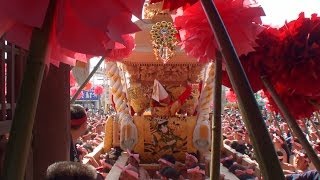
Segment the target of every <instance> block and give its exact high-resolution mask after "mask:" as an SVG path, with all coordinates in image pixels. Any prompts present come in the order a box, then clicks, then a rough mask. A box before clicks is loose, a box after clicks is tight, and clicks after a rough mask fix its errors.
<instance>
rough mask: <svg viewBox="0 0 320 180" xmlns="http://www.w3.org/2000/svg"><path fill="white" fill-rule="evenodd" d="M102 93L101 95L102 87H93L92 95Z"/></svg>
mask: <svg viewBox="0 0 320 180" xmlns="http://www.w3.org/2000/svg"><path fill="white" fill-rule="evenodd" d="M102 93H103V87H102V86H100V85H98V86H96V87H94V94H96V95H98V96H99V95H101V94H102Z"/></svg>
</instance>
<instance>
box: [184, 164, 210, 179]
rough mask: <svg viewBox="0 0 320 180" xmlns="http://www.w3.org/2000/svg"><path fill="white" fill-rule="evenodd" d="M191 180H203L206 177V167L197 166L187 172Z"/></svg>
mask: <svg viewBox="0 0 320 180" xmlns="http://www.w3.org/2000/svg"><path fill="white" fill-rule="evenodd" d="M187 172H188V178H189V179H190V180H203V179H205V177H206V172H205V168H204V166H201V165H200V166H195V167H193V168H190V169H188V170H187Z"/></svg>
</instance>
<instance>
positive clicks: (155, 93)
mask: <svg viewBox="0 0 320 180" xmlns="http://www.w3.org/2000/svg"><path fill="white" fill-rule="evenodd" d="M151 97H152V99H154V100H155V101H157V102H160V101H161V100H164V99H166V98H168V97H169V94H168V93H167V91H166V90H165V89H164V87H163V86H162V85H161V84H160V82H159V81H158V80H156V79H155V80H154V83H153V90H152V96H151Z"/></svg>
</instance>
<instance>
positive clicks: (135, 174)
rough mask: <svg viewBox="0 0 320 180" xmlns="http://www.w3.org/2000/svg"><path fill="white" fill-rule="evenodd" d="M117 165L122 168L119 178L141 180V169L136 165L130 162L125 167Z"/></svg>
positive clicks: (120, 179)
mask: <svg viewBox="0 0 320 180" xmlns="http://www.w3.org/2000/svg"><path fill="white" fill-rule="evenodd" d="M116 166H117V167H118V168H120V169H121V170H122V171H121V174H120V177H119V180H139V170H138V169H137V168H136V167H134V166H132V165H130V164H129V165H127V166H125V167H122V166H119V165H116Z"/></svg>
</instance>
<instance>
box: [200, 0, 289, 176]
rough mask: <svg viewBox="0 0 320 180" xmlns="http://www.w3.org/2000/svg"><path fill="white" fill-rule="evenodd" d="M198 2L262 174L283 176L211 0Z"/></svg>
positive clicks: (247, 83)
mask: <svg viewBox="0 0 320 180" xmlns="http://www.w3.org/2000/svg"><path fill="white" fill-rule="evenodd" d="M201 3H202V6H203V8H204V10H205V13H206V15H207V18H208V20H209V23H210V25H211V29H212V30H213V32H214V34H215V37H216V39H217V41H218V44H219V46H220V49H221V52H222V55H223V57H224V59H225V61H226V68H227V72H228V75H229V77H230V81H231V84H232V87H233V89H234V90H235V93H236V95H237V98H238V102H239V108H240V110H241V114H242V116H243V120H244V122H245V125H246V127H247V130H248V132H249V136H250V139H251V141H252V145H253V147H254V151H255V155H256V157H257V161H258V163H259V165H260V169H261V171H262V174H263V177H264V179H277V180H282V179H284V175H283V171H282V169H281V166H280V162H279V160H278V157H277V154H276V151H275V149H274V147H273V143H272V141H271V138H270V135H269V132H268V130H267V127H266V125H265V122H264V120H263V118H262V115H261V112H260V110H259V107H258V104H257V101H256V99H255V98H254V95H253V92H252V89H251V87H250V85H249V82H248V79H247V77H246V75H245V73H244V70H243V68H242V66H241V64H240V61H239V58H238V56H237V53H236V51H235V49H234V47H233V44H232V42H231V40H230V38H229V35H228V33H227V31H226V29H225V27H224V24H223V22H222V19H221V17H220V15H219V12H218V10H217V8H216V7H215V4H214V3H213V2H212V0H201Z"/></svg>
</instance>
